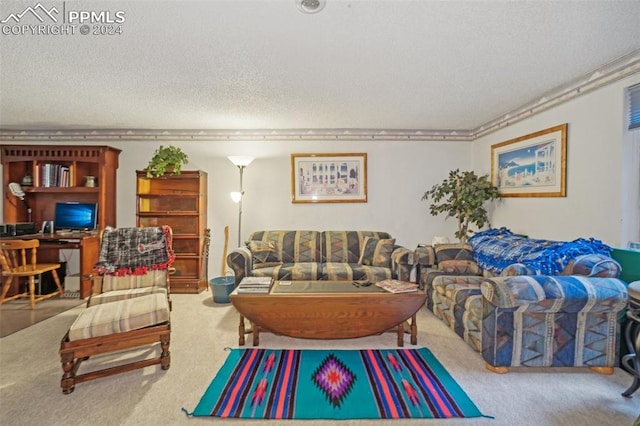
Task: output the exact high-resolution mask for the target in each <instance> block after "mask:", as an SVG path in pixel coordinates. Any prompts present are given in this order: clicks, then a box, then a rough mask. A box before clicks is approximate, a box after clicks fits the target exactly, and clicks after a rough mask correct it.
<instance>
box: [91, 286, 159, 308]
mask: <svg viewBox="0 0 640 426" xmlns="http://www.w3.org/2000/svg"><path fill="white" fill-rule="evenodd" d="M154 293H161V294H164V295H165V296H167V288H166V287H158V286H153V287H141V288H134V289H131V290H114V291H107V292H106V293H100V294H92V295H91V297H89V300H88V301H87V306H94V305H100V304H102V303H111V302H117V301H118V300H125V299H132V298H134V297H141V296H147V295H149V294H154Z"/></svg>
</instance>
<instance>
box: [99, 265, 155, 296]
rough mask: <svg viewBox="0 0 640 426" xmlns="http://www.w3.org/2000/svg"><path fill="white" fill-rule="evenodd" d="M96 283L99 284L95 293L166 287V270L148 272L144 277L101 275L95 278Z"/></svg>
mask: <svg viewBox="0 0 640 426" xmlns="http://www.w3.org/2000/svg"><path fill="white" fill-rule="evenodd" d="M96 281H97V282H99V287H100V288H99V289H97V291H96V292H97V293H104V292H107V291H116V290H131V289H134V288H143V287H158V286H159V287H166V283H167V270H166V269H155V270H150V271H147V273H145V274H144V275H123V276H116V275H102V276H98V277H96Z"/></svg>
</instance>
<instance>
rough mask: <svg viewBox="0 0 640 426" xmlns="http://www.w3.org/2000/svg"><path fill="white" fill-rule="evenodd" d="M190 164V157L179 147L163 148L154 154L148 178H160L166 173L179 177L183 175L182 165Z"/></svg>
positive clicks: (148, 168) (148, 169) (150, 162)
mask: <svg viewBox="0 0 640 426" xmlns="http://www.w3.org/2000/svg"><path fill="white" fill-rule="evenodd" d="M188 162H189V157H188V156H187V154H185V153H184V151H182V149H180V148H178V147H177V146H172V145H170V146H167V147H165V146H162V145H160V147H159V148H158V149H156V151H155V152H154V153H153V157H151V160H149V164H148V165H147V168H146V170H147V177H149V178H151V177H160V176H163V175H164V174H165V173H169V174H170V175H179V174H181V173H182V165H183V164H187V163H188Z"/></svg>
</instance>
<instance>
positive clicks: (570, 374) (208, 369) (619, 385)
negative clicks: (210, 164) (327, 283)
mask: <svg viewBox="0 0 640 426" xmlns="http://www.w3.org/2000/svg"><path fill="white" fill-rule="evenodd" d="M172 300H173V310H172V312H171V328H172V332H171V347H170V350H171V368H170V369H169V370H167V371H162V370H160V368H159V367H158V366H151V367H147V368H144V369H141V370H135V371H131V372H128V373H123V374H118V375H115V376H112V377H107V378H102V379H99V380H93V381H90V382H86V383H80V384H78V385H77V386H76V389H75V391H74V392H73V393H72V394H70V395H63V394H62V392H61V390H60V378H61V376H62V368H61V365H60V357H59V355H58V349H59V347H60V339H61V338H62V336H63V335H64V333H65V332H66V331H67V330H68V328H69V326H70V325H71V323H73V321H74V320H75V318H76V316H77V315H78V313H79V312H80V311H81V310H82V309H84V308H82V307H77V308H74V309H71V310H68V311H65V312H62V313H61V314H59V315H56V316H55V317H53V318H49V319H48V320H46V321H41V322H39V323H37V324H35V325H33V326H31V327H28V328H26V329H23V330H20V331H18V332H16V333H13V334H12V335H10V336H7V337H4V338H2V339H0V361H1V365H2V368H0V422H1V423H2V424H3V425H12V426H13V425H16V426H22V425H47V426H49V425H51V426H57V425H61V426H75V425H78V426H84V425H95V426H111V425H114V426H116V425H117V426H139V425H180V424H184V425H192V426H195V425H213V424H214V423H215V424H216V425H218V424H229V425H245V424H250V425H252V426H253V425H255V426H258V425H266V426H276V425H278V426H280V425H284V426H298V425H299V426H325V425H327V426H328V425H334V424H336V423H339V424H340V425H343V426H371V425H374V426H378V425H380V426H383V425H384V426H387V425H391V426H413V425H439V426H469V425H473V426H476V425H478V426H511V425H518V426H540V425H551V426H577V425H580V426H608V425H611V426H613V425H616V426H631V425H632V424H633V422H634V420H635V419H636V418H637V417H638V415H639V414H640V394H636V395H634V396H633V398H624V397H622V396H621V393H622V392H623V391H624V390H625V389H627V387H628V386H629V385H630V384H631V382H632V377H631V376H630V375H629V374H628V373H626V372H624V371H622V370H621V369H619V368H616V369H615V373H614V374H613V375H610V376H605V375H601V374H595V373H593V372H590V371H589V370H588V369H586V368H555V369H554V368H540V369H527V368H519V369H513V371H511V372H509V373H508V374H495V373H491V372H489V371H487V370H486V369H485V367H484V362H483V361H482V357H481V356H480V355H479V354H478V353H476V352H474V351H473V350H472V349H471V348H470V347H469V346H468V345H467V344H466V343H464V342H463V341H462V339H460V337H458V336H457V335H456V334H455V333H454V332H453V331H452V330H450V329H449V328H448V327H447V326H446V325H445V324H443V323H442V321H440V320H438V319H436V318H435V317H434V316H433V315H432V314H431V313H429V312H427V311H426V309H422V310H420V312H419V313H418V315H417V321H418V346H424V347H428V348H429V349H430V350H431V351H432V352H433V354H434V355H435V356H436V357H437V359H438V360H439V361H440V362H441V363H442V365H443V366H444V367H445V368H446V369H447V371H448V372H449V373H450V374H451V376H452V377H453V378H454V379H455V380H456V381H457V382H458V384H459V385H460V386H461V387H462V388H463V389H464V390H465V392H466V393H467V395H468V396H469V397H470V398H471V399H472V400H473V402H474V403H475V404H476V406H477V407H478V409H480V411H481V412H482V413H483V414H486V415H490V416H494V417H495V419H489V418H482V417H477V418H471V419H460V418H453V419H399V420H342V421H337V420H286V421H279V420H239V419H219V418H213V419H212V418H210V417H188V416H187V415H186V414H185V413H184V412H183V411H182V409H183V408H185V409H187V410H193V409H194V408H195V405H196V403H197V401H198V400H199V398H200V397H201V396H202V394H203V393H204V392H205V390H206V389H207V387H208V385H209V383H210V382H211V379H212V377H214V376H215V373H216V372H217V371H218V370H219V369H220V367H221V366H222V365H223V364H224V361H225V359H226V357H227V354H228V351H226V350H225V348H227V347H232V348H237V347H238V315H237V313H236V312H235V310H234V309H233V307H232V306H231V305H228V304H225V305H221V304H215V303H213V300H212V295H211V292H210V291H209V292H204V293H201V294H198V295H189V294H174V295H172ZM282 309H286V307H284V306H283V307H282ZM249 340H250V339H249ZM406 340H408V339H406ZM406 340H405V347H407V348H411V347H414V346H412V345H410V344H409V343H408V342H407V341H406ZM156 346H157V345H156ZM249 347H251V346H249ZM260 347H261V348H272V349H282V348H289V349H364V348H375V349H393V348H397V346H396V336H395V335H394V334H393V333H386V334H383V335H380V336H371V337H365V338H360V339H347V340H307V339H292V338H288V337H284V336H276V335H273V334H269V333H264V334H262V335H261V336H260ZM150 352H153V351H150ZM128 355H129V354H128V353H127V354H124V353H123V354H119V355H117V356H115V357H114V358H118V357H124V356H128ZM153 355H156V353H153ZM139 356H149V354H148V353H144V352H143V353H140V354H139ZM110 360H111V358H109V357H96V358H95V359H90V360H88V361H87V362H86V363H84V364H83V365H82V369H85V368H86V370H85V371H87V370H89V369H90V368H91V367H92V366H96V365H98V364H105V363H107V362H108V361H110ZM82 369H81V370H82Z"/></svg>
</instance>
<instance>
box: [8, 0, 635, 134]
mask: <svg viewBox="0 0 640 426" xmlns="http://www.w3.org/2000/svg"><path fill="white" fill-rule="evenodd" d="M41 3H42V5H43V6H44V7H46V8H50V7H52V6H57V7H58V8H59V9H60V10H61V11H62V10H63V8H64V10H65V11H66V13H68V12H69V11H72V10H93V11H100V10H102V11H109V12H110V13H112V14H114V13H115V12H116V11H123V12H124V16H125V17H126V21H125V22H124V23H122V27H121V28H122V34H121V35H94V34H88V35H82V34H80V33H79V30H78V29H76V34H73V35H22V34H18V35H7V34H4V33H3V34H0V67H1V68H0V72H1V74H0V128H2V129H3V130H16V129H24V130H43V129H46V130H55V129H60V130H72V129H344V128H347V129H474V128H477V127H479V126H481V125H483V124H485V123H487V122H489V121H491V120H493V119H495V118H496V117H498V116H500V115H501V114H504V113H506V112H508V111H512V110H514V109H516V108H518V107H520V106H522V105H524V104H526V103H527V102H531V101H532V100H534V99H535V98H536V97H539V96H541V95H543V94H545V93H547V92H549V91H550V90H553V89H555V88H557V87H559V86H561V85H564V84H566V83H567V82H570V81H572V80H574V79H577V78H580V77H583V76H585V75H588V74H589V73H590V72H593V71H594V70H597V69H599V68H600V67H602V66H603V65H604V64H607V63H609V62H611V61H614V60H616V59H618V58H620V57H621V56H623V55H626V54H629V53H630V52H633V51H635V50H637V49H639V48H640V2H639V1H589V2H582V1H575V2H574V1H571V2H569V1H545V2H540V1H526V2H525V1H506V2H505V1H501V2H497V1H442V2H440V1H437V2H436V1H419V2H418V1H416V2H413V1H338V0H327V5H326V7H325V8H324V10H322V11H321V12H319V13H317V14H303V13H301V12H300V11H299V10H298V9H297V8H296V5H295V1H294V0H284V1H280V0H272V1H197V2H196V1H181V2H178V1H154V2H143V1H141V2H118V1H111V2H90V1H81V2H78V1H67V2H64V3H63V2H55V1H51V2H49V1H45V0H42V1H41ZM36 4H37V1H33V2H24V1H17V2H16V1H6V0H3V1H2V2H1V3H0V20H2V19H5V18H7V17H8V16H9V15H10V14H12V13H14V14H16V13H20V12H22V11H23V10H24V9H25V6H28V5H33V6H35V5H36ZM21 20H22V21H21V22H20V24H25V23H32V24H36V23H38V22H37V21H35V18H34V17H33V16H28V15H25V16H23V17H22V18H21ZM10 24H12V22H7V23H5V24H2V25H3V26H7V25H10ZM78 27H79V26H78ZM3 31H5V30H3ZM14 31H17V30H14Z"/></svg>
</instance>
